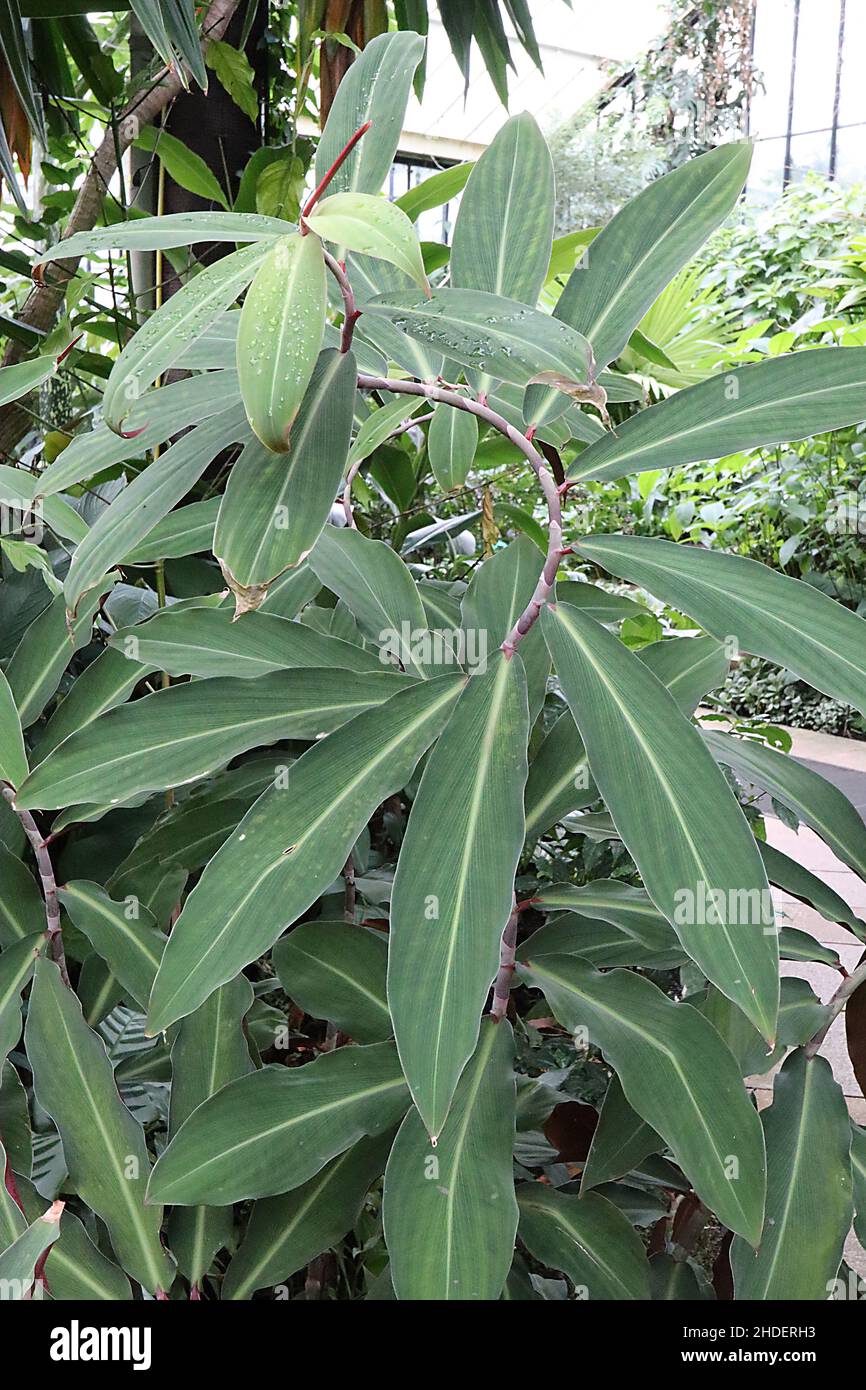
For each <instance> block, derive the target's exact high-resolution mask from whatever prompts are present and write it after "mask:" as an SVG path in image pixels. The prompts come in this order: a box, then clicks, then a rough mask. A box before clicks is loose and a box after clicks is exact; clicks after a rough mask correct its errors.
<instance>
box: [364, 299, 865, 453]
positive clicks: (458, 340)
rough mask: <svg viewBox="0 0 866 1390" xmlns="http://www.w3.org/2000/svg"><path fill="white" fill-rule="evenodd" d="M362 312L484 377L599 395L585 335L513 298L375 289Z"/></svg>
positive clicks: (587, 397) (579, 395) (582, 397)
mask: <svg viewBox="0 0 866 1390" xmlns="http://www.w3.org/2000/svg"><path fill="white" fill-rule="evenodd" d="M364 312H365V313H367V314H373V315H376V316H381V317H383V318H386V319H388V321H389V322H391V323H393V324H394V326H395V328H399V329H400V331H401V332H403V333H408V334H409V335H410V337H413V338H417V339H418V340H419V341H420V342H422V343H425V344H426V345H427V346H428V347H432V348H435V349H436V350H437V351H438V352H443V353H445V355H446V357H449V358H453V359H454V361H455V362H459V363H460V364H461V365H462V366H465V367H475V368H476V369H477V370H478V371H481V372H487V373H488V374H489V375H490V376H491V377H496V378H497V379H501V380H502V381H513V382H515V383H516V384H517V385H518V386H525V385H526V384H527V383H528V382H531V381H540V382H546V383H548V384H549V385H551V386H552V387H555V388H556V390H557V391H560V392H565V394H566V395H567V396H568V395H570V396H573V397H574V398H575V399H577V400H596V399H601V397H600V396H599V395H598V388H597V387H596V386H595V381H594V376H593V364H592V354H591V351H590V347H589V344H588V342H587V341H586V339H585V338H582V337H581V335H580V334H579V333H575V331H574V329H572V328H569V327H567V325H566V324H564V323H559V322H558V321H557V320H556V319H553V318H551V317H550V316H549V315H548V314H542V313H541V312H540V311H539V310H537V309H531V308H529V307H528V306H527V305H525V304H519V303H518V302H517V301H516V300H513V299H502V298H500V297H499V296H498V295H495V294H488V293H485V292H484V291H482V290H460V289H456V290H452V289H445V290H434V291H433V293H432V295H431V296H430V298H429V299H426V298H424V297H423V296H421V297H420V298H419V296H418V295H417V294H380V295H377V296H376V297H375V298H374V299H371V300H370V301H369V303H368V304H366V306H365V310H364ZM840 351H841V349H840ZM849 351H852V352H853V351H859V349H854V348H851V349H849ZM566 405H567V401H563V408H565V406H566ZM591 447H594V446H591ZM581 457H583V456H581Z"/></svg>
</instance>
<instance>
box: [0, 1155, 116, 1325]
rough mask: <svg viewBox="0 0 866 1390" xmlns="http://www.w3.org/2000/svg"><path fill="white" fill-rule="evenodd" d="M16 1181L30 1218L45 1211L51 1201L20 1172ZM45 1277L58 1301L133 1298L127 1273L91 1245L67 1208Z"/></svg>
mask: <svg viewBox="0 0 866 1390" xmlns="http://www.w3.org/2000/svg"><path fill="white" fill-rule="evenodd" d="M16 1184H17V1187H18V1192H19V1195H20V1198H21V1205H22V1206H23V1208H24V1211H25V1212H26V1214H27V1217H28V1219H29V1220H35V1219H36V1217H37V1216H38V1215H42V1214H44V1213H45V1212H46V1211H47V1210H48V1208H49V1207H50V1205H51V1203H50V1202H46V1201H45V1200H44V1199H43V1198H42V1197H40V1195H39V1193H38V1192H37V1191H36V1188H35V1187H33V1186H32V1184H30V1183H28V1181H27V1179H26V1178H23V1177H22V1176H21V1174H20V1173H19V1174H17V1175H16ZM45 1278H46V1279H47V1281H48V1287H49V1288H50V1290H51V1296H52V1298H55V1299H57V1300H58V1301H59V1302H66V1301H67V1300H69V1301H71V1300H73V1299H86V1300H88V1301H100V1302H102V1301H107V1300H112V1299H116V1300H118V1301H123V1302H128V1301H130V1300H131V1299H132V1290H131V1289H130V1286H129V1280H128V1279H127V1277H126V1275H125V1274H124V1273H123V1272H122V1270H120V1269H119V1268H118V1267H117V1265H116V1264H115V1263H114V1262H113V1261H112V1260H109V1259H107V1258H106V1256H105V1255H103V1254H102V1251H101V1250H100V1249H99V1248H98V1246H96V1245H94V1243H93V1241H92V1240H91V1239H90V1236H89V1235H88V1234H87V1232H86V1231H85V1229H84V1227H83V1226H82V1224H81V1222H80V1221H79V1220H78V1217H77V1216H74V1215H73V1213H72V1212H71V1211H70V1210H69V1208H68V1207H67V1208H66V1209H65V1210H64V1212H63V1215H62V1216H61V1218H60V1236H59V1238H58V1239H57V1240H56V1241H55V1242H54V1244H53V1245H52V1246H51V1249H50V1250H49V1252H48V1259H47V1260H46V1262H45Z"/></svg>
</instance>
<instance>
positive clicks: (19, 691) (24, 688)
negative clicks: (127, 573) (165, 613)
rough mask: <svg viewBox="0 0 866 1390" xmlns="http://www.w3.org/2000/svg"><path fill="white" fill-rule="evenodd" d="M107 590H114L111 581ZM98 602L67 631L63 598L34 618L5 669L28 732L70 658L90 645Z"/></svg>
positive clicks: (94, 600)
mask: <svg viewBox="0 0 866 1390" xmlns="http://www.w3.org/2000/svg"><path fill="white" fill-rule="evenodd" d="M105 587H106V589H110V588H111V584H110V582H109V581H108V580H106V582H105ZM96 606H97V598H96V597H94V598H92V599H90V600H89V601H88V602H87V604H86V605H85V606H84V608H83V609H82V611H81V612H80V613H79V615H78V617H77V618H76V619H75V621H74V622H73V623H71V625H70V626H69V627H67V618H66V606H65V601H64V598H63V595H62V594H58V595H57V597H56V598H55V599H52V601H51V603H49V605H48V607H47V608H44V609H43V610H42V612H41V613H40V614H39V616H38V618H34V620H33V622H32V623H31V624H30V626H29V627H28V629H27V631H26V632H25V634H24V636H23V637H22V638H21V641H20V642H19V643H18V646H17V647H16V648H15V651H14V652H13V653H12V660H11V661H10V662H9V665H8V666H7V667H6V679H7V680H8V682H9V688H10V690H11V691H12V695H13V698H14V700H15V703H16V705H17V706H18V714H19V716H20V719H21V724H22V726H23V727H24V728H25V729H26V728H29V726H30V725H31V724H33V723H34V722H35V721H36V720H37V719H38V718H39V716H40V714H41V713H42V711H43V709H44V708H45V706H46V704H47V703H48V701H49V700H50V699H51V696H52V695H53V694H54V692H55V690H56V689H57V687H58V685H59V684H60V680H61V677H62V676H63V672H64V671H65V670H66V667H67V666H68V664H69V661H70V658H71V657H72V656H74V655H75V653H76V652H78V651H80V650H81V648H82V647H85V646H86V645H87V643H88V642H89V641H90V633H91V629H92V627H93V613H94V610H95V609H96Z"/></svg>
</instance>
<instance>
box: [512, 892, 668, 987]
mask: <svg viewBox="0 0 866 1390" xmlns="http://www.w3.org/2000/svg"><path fill="white" fill-rule="evenodd" d="M536 901H537V903H538V905H539V906H540V907H541V908H542V909H543V910H545V909H546V910H550V909H551V908H554V909H565V910H566V911H567V913H568V915H567V916H566V917H561V918H557V919H556V920H555V921H552V922H550V923H549V924H548V925H547V926H545V927H541V928H540V929H539V930H538V931H537V932H535V933H534V934H533V935H532V936H531V937H530V938H529V939H528V941H525V942H524V943H523V945H522V946H521V947H520V957H521V959H523V958H526V959H530V958H531V959H533V960H534V959H535V957H536V956H538V955H540V954H542V953H543V954H544V955H551V954H563V955H578V956H583V957H585V959H587V960H591V961H592V963H593V964H594V965H603V966H611V965H641V966H647V967H649V968H652V969H657V970H670V969H673V968H676V967H677V966H680V965H682V964H684V960H685V952H684V951H683V948H682V946H681V945H680V943H679V941H678V940H677V938H676V935H675V934H674V932H673V930H672V929H671V927H670V925H669V923H668V922H667V920H666V919H665V917H663V916H662V914H661V913H660V912H659V911H658V909H657V908H656V907H654V906H653V903H652V901H651V899H650V898H649V896H648V895H647V894H646V893H645V892H644V891H643V889H641V888H630V887H629V886H628V884H626V883H621V882H620V881H619V880H618V879H596V880H594V882H592V883H588V884H585V885H584V886H583V887H581V888H576V887H575V886H574V885H573V884H570V883H558V884H553V886H552V887H550V888H544V890H543V891H542V892H541V893H540V894H539V896H538V898H537V899H536Z"/></svg>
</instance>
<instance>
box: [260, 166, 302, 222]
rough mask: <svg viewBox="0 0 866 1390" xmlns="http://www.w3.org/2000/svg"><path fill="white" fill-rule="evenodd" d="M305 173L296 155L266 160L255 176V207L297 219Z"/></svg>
mask: <svg viewBox="0 0 866 1390" xmlns="http://www.w3.org/2000/svg"><path fill="white" fill-rule="evenodd" d="M305 174H306V170H305V169H304V163H303V160H301V159H299V158H298V157H297V155H294V156H291V157H289V158H287V159H275V160H271V161H270V162H269V163H267V164H266V165H265V166H264V168H263V169H262V171H261V173H260V174H259V175H258V177H257V179H256V211H257V212H261V213H265V214H267V216H269V217H282V218H285V219H286V220H287V221H289V222H294V221H295V220H296V219H297V218H298V217H299V216H300V212H301V202H302V200H303V197H304V178H305Z"/></svg>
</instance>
